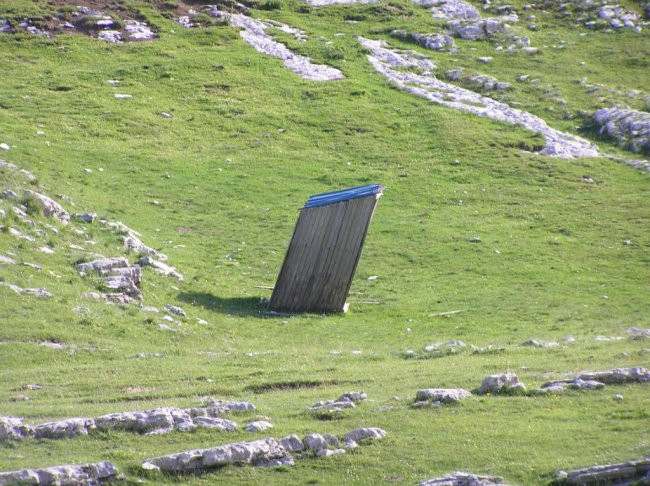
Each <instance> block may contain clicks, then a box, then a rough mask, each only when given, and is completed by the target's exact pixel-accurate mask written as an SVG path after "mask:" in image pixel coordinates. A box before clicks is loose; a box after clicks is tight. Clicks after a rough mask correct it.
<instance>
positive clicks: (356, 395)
mask: <svg viewBox="0 0 650 486" xmlns="http://www.w3.org/2000/svg"><path fill="white" fill-rule="evenodd" d="M367 399H368V395H366V393H365V392H364V391H351V392H346V393H344V394H343V395H341V396H340V397H339V398H338V401H339V402H343V401H348V402H354V403H359V402H364V401H366V400H367Z"/></svg>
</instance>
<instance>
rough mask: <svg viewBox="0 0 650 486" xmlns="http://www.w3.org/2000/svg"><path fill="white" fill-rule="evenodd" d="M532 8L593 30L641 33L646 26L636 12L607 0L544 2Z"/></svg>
mask: <svg viewBox="0 0 650 486" xmlns="http://www.w3.org/2000/svg"><path fill="white" fill-rule="evenodd" d="M532 7H535V8H537V9H543V10H545V11H551V12H555V14H556V15H557V16H558V17H560V18H563V19H569V20H572V21H573V23H574V24H576V25H582V26H584V27H587V28H588V29H591V30H598V29H606V28H611V29H616V30H618V29H624V28H627V29H633V30H634V31H635V32H641V26H642V25H644V24H643V22H641V21H640V19H639V15H638V14H637V13H636V12H633V11H630V10H625V9H624V8H623V7H621V5H620V4H617V3H613V4H609V3H608V1H607V0H604V1H593V0H570V1H568V2H555V1H553V0H542V1H539V2H537V3H535V4H533V5H532Z"/></svg>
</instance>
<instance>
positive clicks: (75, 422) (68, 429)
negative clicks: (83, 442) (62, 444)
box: [34, 418, 95, 439]
mask: <svg viewBox="0 0 650 486" xmlns="http://www.w3.org/2000/svg"><path fill="white" fill-rule="evenodd" d="M94 428H95V421H94V420H93V419H91V418H71V419H67V420H59V421H57V422H49V423H45V424H40V425H37V426H36V427H34V437H35V438H37V439H70V438H72V437H78V436H80V435H88V433H89V432H90V431H91V430H93V429H94Z"/></svg>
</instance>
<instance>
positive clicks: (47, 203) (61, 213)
mask: <svg viewBox="0 0 650 486" xmlns="http://www.w3.org/2000/svg"><path fill="white" fill-rule="evenodd" d="M24 193H25V196H26V197H30V198H34V199H35V200H36V201H38V202H39V204H40V205H41V206H42V208H43V213H44V214H45V216H54V217H55V218H56V219H58V220H59V221H61V223H63V224H64V225H65V224H68V222H69V221H70V214H69V213H68V212H67V211H66V210H65V209H64V208H63V206H61V205H60V204H59V203H57V202H56V201H54V200H52V199H50V198H49V197H47V196H44V195H43V194H39V193H38V192H34V191H30V190H29V189H25V192H24Z"/></svg>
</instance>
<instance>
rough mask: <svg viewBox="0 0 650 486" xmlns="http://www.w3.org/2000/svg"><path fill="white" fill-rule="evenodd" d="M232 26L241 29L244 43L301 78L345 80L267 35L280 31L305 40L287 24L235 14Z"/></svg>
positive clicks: (336, 72) (232, 17)
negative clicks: (277, 59)
mask: <svg viewBox="0 0 650 486" xmlns="http://www.w3.org/2000/svg"><path fill="white" fill-rule="evenodd" d="M230 25H231V26H233V27H237V28H239V29H241V31H240V33H239V34H240V35H241V37H242V39H244V41H246V42H247V43H248V44H250V45H251V46H253V47H254V48H255V50H256V51H258V52H261V53H262V54H266V55H268V56H273V57H277V58H279V59H281V60H282V61H283V64H284V65H285V67H287V68H288V69H290V70H291V71H293V72H294V73H296V74H298V75H299V76H301V77H303V78H305V79H309V80H311V81H333V80H336V79H344V78H345V76H344V75H343V73H342V72H341V71H339V70H338V69H336V68H333V67H331V66H325V65H323V64H313V63H312V62H311V59H309V58H308V57H306V56H300V55H297V54H294V53H293V52H291V51H290V50H289V49H288V48H287V47H286V46H285V45H284V44H281V43H279V42H277V41H276V40H275V39H273V37H272V36H271V35H269V34H268V33H267V30H268V29H271V28H275V29H280V30H282V31H284V32H286V33H288V34H292V35H294V36H295V37H296V38H297V39H298V40H300V39H304V33H303V32H302V31H300V30H298V29H294V28H293V27H289V26H288V25H285V24H280V23H270V22H265V21H261V20H256V19H252V18H250V17H246V16H244V15H239V14H235V15H232V16H231V17H230Z"/></svg>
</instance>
